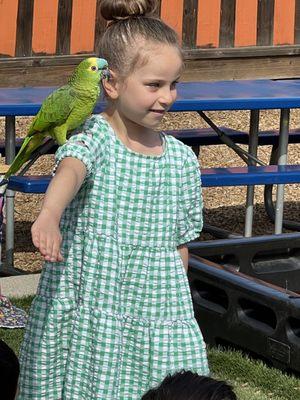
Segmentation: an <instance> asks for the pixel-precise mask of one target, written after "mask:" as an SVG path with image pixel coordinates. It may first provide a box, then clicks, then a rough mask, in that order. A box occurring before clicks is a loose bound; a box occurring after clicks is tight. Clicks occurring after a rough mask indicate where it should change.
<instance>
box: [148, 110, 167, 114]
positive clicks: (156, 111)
mask: <svg viewBox="0 0 300 400" xmlns="http://www.w3.org/2000/svg"><path fill="white" fill-rule="evenodd" d="M150 111H151V112H154V113H157V114H164V113H165V110H150Z"/></svg>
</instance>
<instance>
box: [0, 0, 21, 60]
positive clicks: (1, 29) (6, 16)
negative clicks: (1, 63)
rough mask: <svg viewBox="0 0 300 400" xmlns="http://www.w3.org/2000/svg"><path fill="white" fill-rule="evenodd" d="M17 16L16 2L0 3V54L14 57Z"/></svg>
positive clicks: (11, 0)
mask: <svg viewBox="0 0 300 400" xmlns="http://www.w3.org/2000/svg"><path fill="white" fill-rule="evenodd" d="M17 15H18V1H17V0H1V1H0V54H5V55H9V56H14V55H15V47H16V32H17Z"/></svg>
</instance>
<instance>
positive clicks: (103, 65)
mask: <svg viewBox="0 0 300 400" xmlns="http://www.w3.org/2000/svg"><path fill="white" fill-rule="evenodd" d="M97 66H98V68H99V69H107V68H108V63H107V61H106V60H104V58H97Z"/></svg>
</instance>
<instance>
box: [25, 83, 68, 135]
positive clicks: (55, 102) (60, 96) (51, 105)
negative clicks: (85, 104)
mask: <svg viewBox="0 0 300 400" xmlns="http://www.w3.org/2000/svg"><path fill="white" fill-rule="evenodd" d="M75 102H76V94H75V91H74V89H72V88H71V87H70V86H69V85H65V86H62V87H60V88H58V89H57V90H55V91H54V92H53V93H51V94H50V95H49V96H48V97H47V98H46V99H45V100H44V102H43V104H42V106H41V109H40V111H39V112H38V113H37V115H36V117H35V118H34V120H33V121H32V123H31V125H30V127H29V131H28V134H27V136H32V135H34V134H35V133H36V132H45V131H48V130H49V129H51V128H53V127H55V126H57V125H61V124H63V123H64V122H65V121H66V120H67V118H68V116H69V115H70V113H71V111H72V109H73V108H74V105H75Z"/></svg>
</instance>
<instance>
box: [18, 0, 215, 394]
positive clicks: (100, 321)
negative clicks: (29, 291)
mask: <svg viewBox="0 0 300 400" xmlns="http://www.w3.org/2000/svg"><path fill="white" fill-rule="evenodd" d="M154 9H155V2H154V1H153V0H152V1H150V0H148V1H147V0H102V1H101V11H102V15H103V17H104V18H105V19H107V20H109V21H111V22H110V23H109V24H108V27H107V30H106V32H105V33H104V36H103V39H102V44H101V57H104V58H105V59H107V61H108V63H109V65H110V69H111V76H110V78H109V79H108V80H104V81H103V86H104V89H105V92H106V97H107V102H108V106H107V109H106V111H105V112H104V113H102V114H101V115H95V116H93V117H91V118H90V119H89V120H87V121H86V123H85V125H84V126H83V127H82V128H81V129H80V130H79V133H77V134H75V135H74V136H72V137H71V139H70V140H69V141H68V142H67V143H66V144H65V145H64V146H62V147H60V148H59V150H58V151H57V153H56V159H57V169H56V173H55V176H54V178H53V179H52V182H51V184H50V186H49V188H48V191H47V193H46V196H45V199H44V202H43V206H42V210H41V212H40V215H39V217H38V218H37V220H36V222H35V223H34V225H33V227H32V238H33V243H34V244H35V246H36V247H37V248H38V249H39V250H40V252H41V254H42V255H43V256H44V258H45V260H46V263H45V266H44V269H43V273H42V277H41V280H40V285H39V289H38V293H37V296H36V298H35V300H34V302H33V305H32V308H31V313H30V318H29V324H28V327H27V330H26V335H25V339H24V344H23V347H22V351H21V359H20V361H21V378H20V389H19V397H18V399H22V400H23V399H26V400H27V399H28V400H29V399H30V400H41V399H47V400H50V399H51V400H59V399H69V400H77V399H78V400H83V399H86V400H93V399H99V400H100V399H101V400H106V399H107V400H131V399H132V400H138V399H140V398H141V396H142V394H143V393H145V392H146V391H147V390H148V389H149V388H150V387H153V386H155V385H157V384H158V383H159V382H161V381H162V379H163V378H164V377H165V376H166V375H167V374H170V373H174V372H176V371H178V370H181V369H183V368H184V369H189V370H193V371H195V372H197V373H199V374H201V375H207V374H208V372H209V371H208V366H207V358H206V351H205V344H204V342H203V339H202V336H201V333H200V330H199V328H198V325H197V322H196V320H195V319H194V315H193V307H192V301H191V296H190V291H189V285H188V280H187V276H186V271H185V269H187V258H188V252H187V247H186V243H187V242H188V241H190V240H192V239H195V238H197V237H198V236H199V233H200V231H201V228H202V197H201V187H200V178H199V167H198V162H197V159H196V158H195V156H194V155H193V152H192V151H191V150H190V149H189V148H188V147H186V146H185V145H183V144H182V143H180V142H178V141H177V140H175V139H174V138H172V137H169V136H165V135H164V134H163V133H159V132H156V131H155V130H154V129H155V128H157V126H158V125H159V123H160V122H161V120H162V118H163V116H164V115H165V114H166V112H167V111H168V109H169V108H170V107H171V105H172V104H173V102H174V101H175V98H176V83H177V80H178V79H179V77H180V74H181V70H182V65H183V62H182V55H181V51H180V48H179V45H178V41H177V37H176V34H175V33H174V31H173V30H172V29H171V28H169V27H168V26H167V25H165V24H164V23H163V22H162V21H160V20H159V19H156V18H154V17H151V13H153V11H154Z"/></svg>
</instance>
